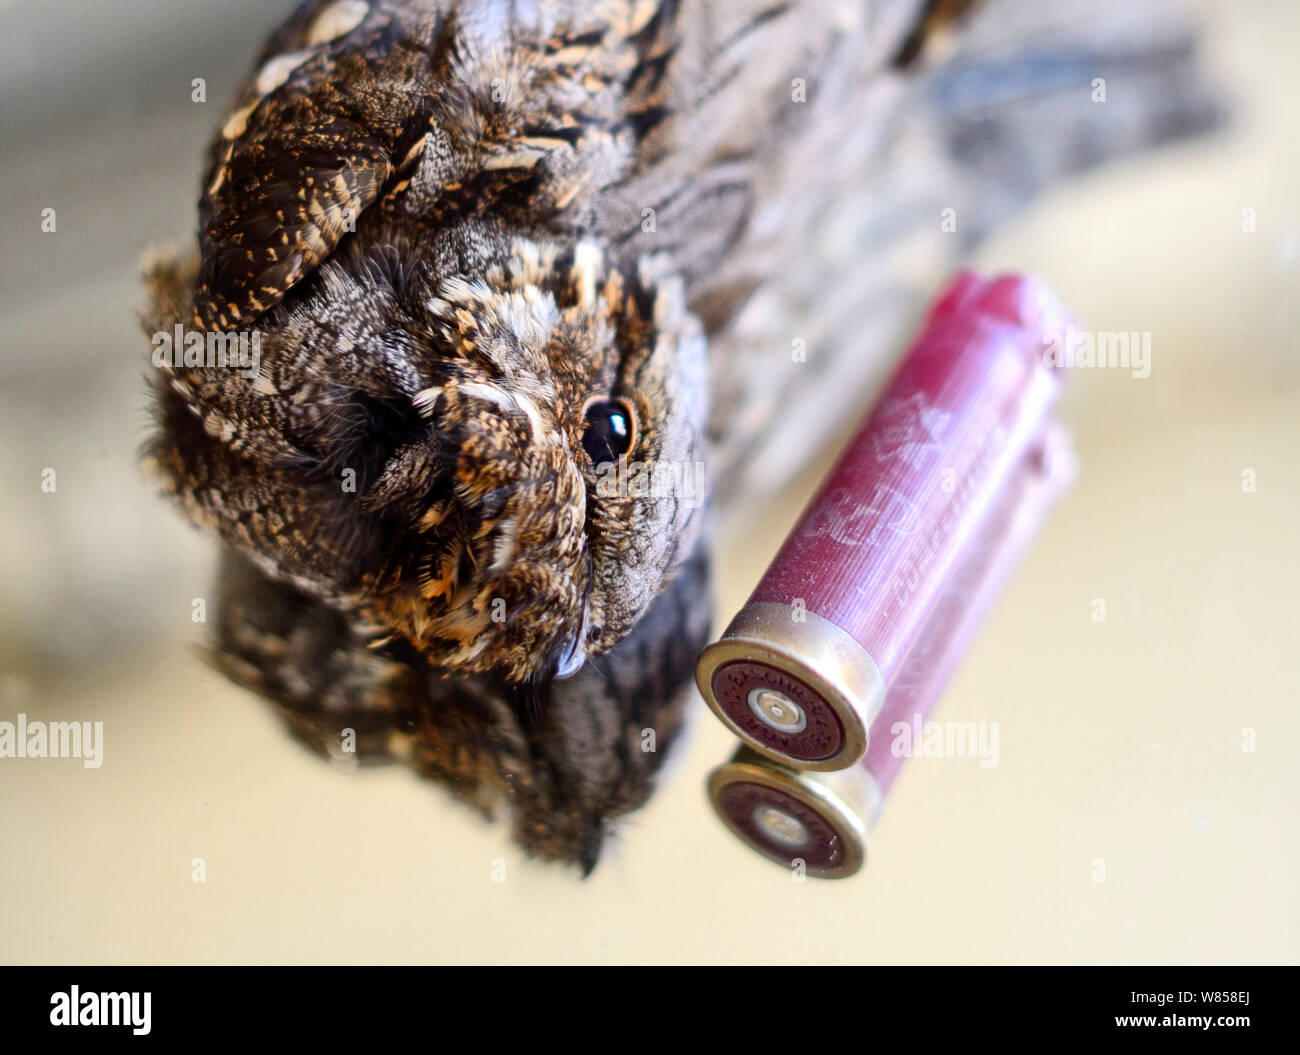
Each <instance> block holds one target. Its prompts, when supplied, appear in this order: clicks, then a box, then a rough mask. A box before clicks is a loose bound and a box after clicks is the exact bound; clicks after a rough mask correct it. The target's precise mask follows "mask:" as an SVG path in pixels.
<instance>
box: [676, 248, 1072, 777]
mask: <svg viewBox="0 0 1300 1055" xmlns="http://www.w3.org/2000/svg"><path fill="white" fill-rule="evenodd" d="M1068 322H1069V318H1068V316H1067V315H1066V313H1065V311H1064V309H1063V308H1062V307H1061V306H1060V304H1059V302H1058V301H1057V300H1056V299H1055V297H1054V296H1053V295H1052V294H1051V293H1050V292H1049V291H1048V290H1047V289H1046V288H1045V287H1044V286H1042V285H1041V284H1039V283H1037V282H1035V281H1034V280H1032V279H1029V278H1024V277H1019V276H1006V277H1003V278H999V279H996V280H991V281H990V280H984V279H981V278H979V277H977V276H976V275H974V274H972V273H970V272H963V273H961V274H959V275H958V276H957V277H956V278H955V279H954V280H953V281H952V283H951V284H950V285H949V286H948V287H947V289H946V290H945V291H944V292H943V293H942V294H941V295H940V297H939V299H938V301H937V302H936V303H935V304H934V306H933V307H932V308H931V309H930V312H929V315H928V316H927V318H926V321H925V325H924V327H923V329H922V332H921V334H920V336H919V337H918V338H917V339H916V341H915V342H914V343H913V345H912V346H911V348H910V350H909V351H908V353H907V355H906V356H905V357H904V358H903V361H902V363H901V364H900V365H899V367H898V369H897V371H896V372H895V373H894V376H893V377H892V379H891V380H890V382H889V384H888V385H887V386H886V388H885V391H884V394H883V395H882V397H881V399H880V401H879V402H878V403H877V404H876V406H875V408H874V409H873V410H872V412H871V413H870V415H869V416H868V417H867V420H866V421H865V423H864V424H863V425H862V427H861V428H860V429H859V430H858V432H857V433H856V434H855V435H854V437H853V438H852V440H850V441H849V445H848V447H847V448H846V449H845V451H844V453H843V454H842V455H841V457H840V459H839V461H838V462H837V463H836V464H835V467H834V468H833V469H832V470H831V474H830V476H829V478H828V479H827V480H826V482H825V483H824V484H823V486H822V488H821V490H820V491H819V492H818V494H817V496H816V497H815V498H814V499H813V501H812V503H811V504H810V505H809V506H808V508H807V509H806V510H805V511H804V513H803V515H802V517H801V518H800V520H799V522H798V524H797V526H796V527H795V529H794V531H792V532H791V534H790V535H789V537H788V538H787V539H786V541H785V544H784V545H783V546H782V547H781V550H780V552H779V553H778V554H777V556H776V559H775V560H774V561H773V562H772V564H771V566H770V567H769V568H768V570H767V573H766V574H765V575H764V576H763V578H762V581H760V582H759V584H758V587H757V588H756V589H755V590H754V592H753V594H752V595H751V596H750V598H749V600H748V602H746V604H745V606H744V607H743V608H742V609H741V610H740V612H739V613H737V615H736V617H735V618H734V619H733V620H732V621H731V623H730V625H729V626H728V627H727V629H726V631H725V633H724V634H723V635H722V637H721V638H720V639H719V640H718V641H716V642H714V643H713V644H712V645H710V646H709V647H708V648H707V649H705V651H704V652H703V653H702V654H701V656H700V659H699V662H698V664H697V666H696V681H697V683H698V684H699V688H700V691H701V693H703V695H704V698H705V700H706V701H707V702H708V704H709V706H710V707H711V708H712V709H713V711H714V712H715V713H716V714H717V715H718V717H719V718H720V719H721V720H722V721H723V722H724V723H725V724H726V725H727V726H728V727H729V728H730V729H731V730H732V731H733V732H734V733H735V734H736V735H737V736H738V737H740V739H741V740H742V741H743V742H744V743H746V744H747V745H749V746H750V747H752V748H753V749H754V750H756V751H758V752H760V753H761V754H763V755H766V756H767V757H769V758H772V759H775V760H777V761H779V762H783V763H785V764H786V765H790V766H794V767H796V768H802V769H817V770H832V769H844V768H846V767H848V766H851V765H853V764H854V763H856V762H858V761H859V760H861V759H862V757H863V756H864V755H865V754H866V752H867V742H868V729H869V728H870V726H871V723H872V721H873V719H874V718H875V716H876V714H877V712H878V711H879V710H880V707H881V704H882V702H883V701H884V698H885V695H886V693H887V692H888V690H889V688H890V686H891V684H892V683H893V681H894V680H895V678H896V677H897V675H898V672H899V670H900V669H901V668H902V664H903V661H904V660H905V659H906V658H907V655H908V652H909V650H910V649H911V648H912V646H913V645H914V644H915V643H916V641H917V639H918V637H919V636H920V634H921V631H922V630H923V628H924V627H925V624H926V622H927V620H928V619H929V617H930V615H931V613H932V612H933V610H934V608H935V604H936V601H937V599H938V598H939V596H940V595H941V594H942V592H943V588H944V584H945V581H946V580H947V578H948V577H949V576H950V575H951V574H952V571H953V569H954V568H955V567H956V566H957V562H958V559H959V557H960V555H961V554H962V551H963V549H964V548H965V547H966V546H967V545H968V543H969V542H970V541H971V536H972V534H973V533H974V531H975V530H976V528H977V527H978V525H979V524H980V522H981V521H982V520H983V519H984V517H985V516H986V514H987V513H988V511H989V509H990V508H991V506H992V504H993V502H994V501H995V499H996V496H997V495H998V493H999V492H1000V491H1001V489H1002V488H1003V487H1004V486H1005V485H1006V483H1007V480H1008V478H1009V477H1010V476H1011V474H1012V472H1013V470H1014V468H1015V467H1016V466H1017V465H1018V464H1020V463H1021V461H1022V460H1023V459H1024V457H1025V455H1026V453H1027V451H1028V449H1029V446H1030V445H1031V444H1032V443H1033V442H1034V441H1035V440H1036V439H1037V438H1038V437H1039V436H1040V435H1041V434H1042V430H1043V427H1044V423H1045V421H1046V419H1047V416H1048V413H1049V411H1050V409H1051V406H1052V404H1053V403H1054V401H1055V399H1056V397H1057V395H1058V392H1059V387H1060V385H1059V377H1058V371H1057V370H1055V369H1054V368H1052V367H1051V366H1049V365H1047V363H1046V360H1045V358H1044V349H1045V348H1046V347H1047V346H1048V343H1049V341H1050V340H1051V339H1052V338H1053V337H1054V336H1056V335H1058V334H1060V333H1062V332H1064V330H1065V327H1066V325H1067V324H1068Z"/></svg>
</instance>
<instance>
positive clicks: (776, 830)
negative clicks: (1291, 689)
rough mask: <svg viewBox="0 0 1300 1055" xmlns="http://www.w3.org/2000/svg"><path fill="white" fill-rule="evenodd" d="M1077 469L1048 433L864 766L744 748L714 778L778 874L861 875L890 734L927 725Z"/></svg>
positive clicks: (889, 775)
mask: <svg viewBox="0 0 1300 1055" xmlns="http://www.w3.org/2000/svg"><path fill="white" fill-rule="evenodd" d="M1074 467H1075V460H1074V454H1073V451H1072V449H1071V446H1070V442H1069V438H1068V436H1067V435H1066V433H1065V431H1064V429H1062V428H1061V427H1060V426H1057V425H1053V426H1051V427H1050V428H1049V429H1048V431H1047V433H1046V434H1045V436H1044V437H1043V440H1042V442H1041V443H1040V444H1036V445H1035V447H1034V448H1032V449H1031V451H1030V453H1029V455H1028V456H1026V457H1025V458H1024V459H1023V461H1022V462H1021V465H1020V467H1019V469H1018V470H1017V471H1016V473H1015V474H1014V476H1013V478H1012V480H1011V481H1010V483H1009V485H1008V488H1007V490H1006V494H1005V495H1004V496H1003V497H1002V498H1000V499H999V504H998V506H997V507H996V509H995V510H994V511H993V512H992V513H991V514H990V515H989V516H988V517H987V518H986V519H985V522H984V523H983V524H982V525H981V526H980V529H979V532H978V535H977V537H976V538H975V539H973V540H972V544H971V546H970V547H969V548H968V551H967V553H965V554H964V555H963V556H962V559H961V562H960V566H959V568H958V570H957V571H956V572H955V573H954V575H953V576H952V577H951V578H950V579H949V582H948V585H947V587H946V588H945V591H944V595H943V596H942V597H941V598H940V601H939V605H938V607H937V609H936V611H935V613H934V615H933V617H932V618H931V619H930V621H929V623H928V624H927V625H926V628H925V630H924V632H923V634H922V636H921V640H920V641H919V642H918V643H917V645H916V647H915V648H913V649H912V650H911V653H910V654H909V655H908V658H907V660H906V661H905V662H904V664H903V666H902V669H901V670H900V671H899V673H898V677H897V678H896V679H895V681H894V683H893V685H891V686H890V689H889V693H888V695H887V696H886V699H885V703H884V705H883V707H882V708H881V711H880V714H879V715H878V717H877V719H876V726H877V728H878V729H879V730H880V735H877V736H874V737H873V738H872V741H871V747H870V750H869V751H868V752H867V756H866V758H865V759H864V760H863V762H862V763H861V764H859V765H857V766H853V767H851V768H849V769H844V770H840V771H838V772H831V773H825V772H823V773H817V772H811V771H807V770H797V769H793V768H791V767H789V766H785V765H780V764H777V763H773V762H771V761H770V760H768V759H766V758H764V757H763V756H761V755H759V754H758V753H757V752H755V751H754V750H752V749H751V748H749V747H745V746H742V747H741V748H740V749H739V750H738V751H737V752H736V754H735V755H734V756H733V757H732V759H731V761H729V762H728V763H726V764H725V765H723V766H720V767H719V768H718V769H716V770H715V771H714V772H713V773H712V774H711V775H710V778H709V797H710V799H711V800H712V802H713V808H714V810H715V811H716V812H717V813H718V815H719V816H720V817H721V818H722V820H723V822H724V823H725V824H726V825H727V827H729V828H730V829H731V830H732V832H733V833H735V834H736V835H737V836H739V837H740V838H741V839H742V840H743V841H745V842H746V843H748V844H749V845H750V847H751V848H753V849H755V850H757V851H758V852H759V853H761V854H763V855H764V856H765V857H768V858H770V859H771V860H773V861H776V862H777V863H779V864H783V865H785V866H787V867H789V866H790V865H791V863H792V862H793V861H795V860H796V859H798V860H802V861H803V862H804V867H805V868H806V869H807V872H808V874H809V875H813V876H818V877H822V878H832V879H838V878H843V877H846V876H850V875H853V874H854V873H855V872H857V871H858V870H859V869H860V868H861V867H862V865H863V864H864V863H865V860H866V837H867V831H868V830H869V829H870V828H871V827H873V826H874V824H875V821H876V818H877V817H878V815H879V812H880V808H881V805H882V803H883V802H884V799H885V796H886V795H888V794H889V791H890V788H891V787H892V786H893V784H894V781H895V779H896V778H897V777H898V774H899V771H900V770H901V769H902V767H903V765H904V763H905V762H906V761H907V757H908V752H906V751H903V750H896V749H895V742H894V737H893V736H888V735H884V734H886V733H890V734H895V735H897V734H898V732H900V731H901V730H900V729H899V726H900V725H902V726H905V727H907V728H908V729H911V728H914V727H916V726H920V725H922V724H923V723H924V722H925V719H926V717H927V716H928V715H929V713H930V711H931V710H932V709H933V707H934V704H935V701H936V700H937V699H938V698H939V696H940V694H941V693H942V691H943V688H944V686H945V685H946V684H947V682H948V679H949V678H950V677H951V676H952V673H953V671H954V669H955V668H956V666H957V664H958V662H959V661H960V660H961V657H962V656H963V654H964V653H965V652H966V649H967V646H968V645H969V644H970V640H971V638H972V637H973V636H974V634H975V633H976V631H977V630H978V629H979V626H980V624H981V623H982V622H983V619H984V616H985V615H986V614H987V612H988V610H989V608H990V607H992V604H993V602H994V600H995V599H996V597H997V595H998V593H999V592H1000V590H1001V588H1002V585H1003V583H1004V582H1005V581H1006V580H1007V578H1008V577H1009V576H1010V574H1011V572H1012V570H1013V569H1014V567H1015V565H1016V564H1017V563H1018V561H1019V559H1020V557H1021V555H1022V554H1023V553H1024V551H1025V549H1026V548H1027V547H1028V545H1029V543H1030V541H1031V540H1032V538H1033V537H1034V535H1035V534H1036V533H1037V531H1038V527H1039V524H1040V523H1041V522H1042V520H1043V517H1044V516H1045V515H1046V513H1047V510H1048V509H1049V508H1050V506H1051V505H1052V504H1053V503H1055V502H1056V501H1057V500H1058V499H1059V498H1060V497H1061V496H1062V495H1063V494H1064V492H1065V490H1066V489H1067V488H1068V486H1069V485H1070V483H1071V482H1072V480H1073V478H1074ZM913 742H915V741H913Z"/></svg>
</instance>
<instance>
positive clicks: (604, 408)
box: [582, 399, 635, 465]
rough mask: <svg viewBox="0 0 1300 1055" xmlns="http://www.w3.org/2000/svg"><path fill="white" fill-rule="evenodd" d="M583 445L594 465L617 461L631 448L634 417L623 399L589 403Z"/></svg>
mask: <svg viewBox="0 0 1300 1055" xmlns="http://www.w3.org/2000/svg"><path fill="white" fill-rule="evenodd" d="M584 416H585V419H586V424H585V425H584V427H583V432H582V446H583V448H584V449H585V450H586V452H587V455H588V457H590V458H591V463H592V464H593V465H601V464H603V463H605V462H616V461H618V456H619V455H620V454H626V453H627V452H628V451H629V450H631V448H632V438H633V432H634V421H635V418H634V417H633V414H632V408H631V407H629V406H628V405H627V404H626V403H624V402H623V401H622V400H621V399H598V400H594V401H592V402H591V403H588V404H587V410H586V414H585V415H584Z"/></svg>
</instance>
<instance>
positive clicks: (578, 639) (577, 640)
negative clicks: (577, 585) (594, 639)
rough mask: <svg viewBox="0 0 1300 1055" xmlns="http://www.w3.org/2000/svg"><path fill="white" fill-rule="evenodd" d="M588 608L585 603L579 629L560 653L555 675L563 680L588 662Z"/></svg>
mask: <svg viewBox="0 0 1300 1055" xmlns="http://www.w3.org/2000/svg"><path fill="white" fill-rule="evenodd" d="M587 626H588V620H587V608H586V606H585V605H584V606H583V609H582V619H581V620H580V621H579V623H578V629H577V630H576V631H575V632H574V635H573V637H572V638H570V640H569V644H568V647H566V648H565V649H564V650H563V651H562V652H561V653H560V661H559V663H558V664H557V665H556V667H555V677H556V678H557V679H560V680H563V679H564V678H571V677H573V675H575V674H577V673H578V671H580V670H581V669H582V665H583V664H584V663H585V662H587V650H586V648H585V645H586V643H587Z"/></svg>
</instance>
